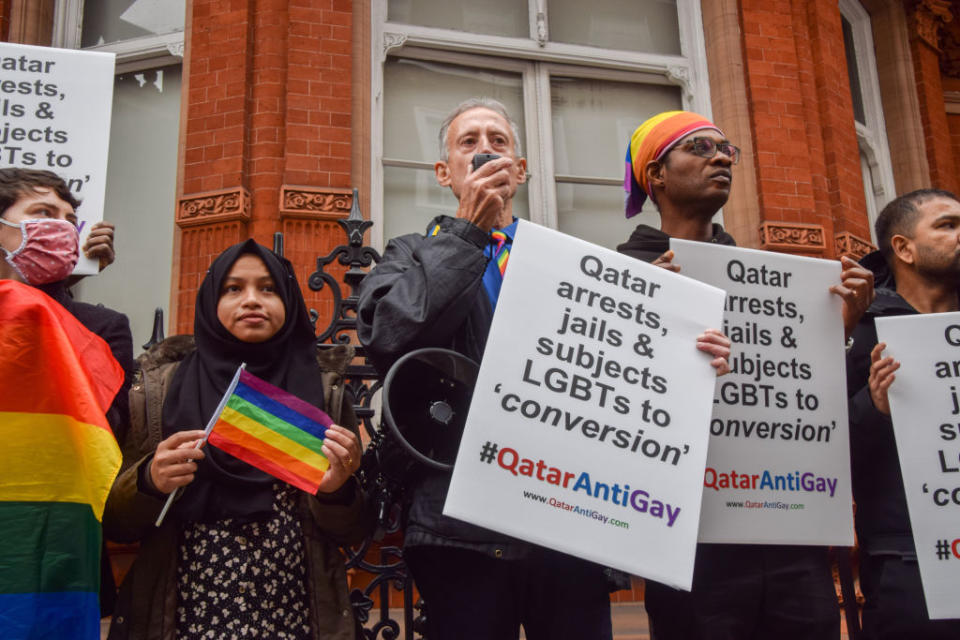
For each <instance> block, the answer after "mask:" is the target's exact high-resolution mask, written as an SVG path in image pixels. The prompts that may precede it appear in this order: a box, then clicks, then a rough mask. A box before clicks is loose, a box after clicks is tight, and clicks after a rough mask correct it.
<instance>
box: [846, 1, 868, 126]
mask: <svg viewBox="0 0 960 640" xmlns="http://www.w3.org/2000/svg"><path fill="white" fill-rule="evenodd" d="M840 22H841V24H842V25H843V46H844V49H845V51H846V54H847V77H848V79H849V80H850V97H851V98H853V117H854V119H855V120H856V121H857V122H859V123H860V124H866V122H867V118H866V114H865V111H864V108H863V88H862V87H861V86H860V69H859V68H857V48H856V45H855V44H854V40H853V27H852V26H851V25H850V21H849V20H847V19H846V17H844V16H841V17H840Z"/></svg>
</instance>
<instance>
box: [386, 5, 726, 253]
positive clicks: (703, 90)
mask: <svg viewBox="0 0 960 640" xmlns="http://www.w3.org/2000/svg"><path fill="white" fill-rule="evenodd" d="M387 2H388V0H373V1H372V6H371V11H370V19H371V30H370V33H371V46H372V47H373V52H372V55H371V70H370V87H371V94H372V96H371V100H370V110H371V112H370V157H371V158H372V162H373V166H372V168H371V172H370V219H371V220H373V222H374V225H373V230H372V232H371V243H372V244H373V246H374V247H376V248H378V249H382V248H383V246H384V244H385V239H384V237H383V229H384V224H383V223H384V202H383V198H384V185H383V168H384V166H385V164H386V165H388V166H406V167H409V168H421V169H426V168H428V167H429V168H432V164H430V165H428V163H411V162H402V161H395V160H392V159H390V158H386V159H385V158H384V157H383V109H384V104H383V71H384V64H385V62H386V59H387V56H388V54H391V53H395V54H396V53H402V56H403V57H410V58H416V59H421V60H430V61H434V62H445V63H448V64H461V65H464V66H474V67H476V66H483V64H484V63H485V64H489V62H490V58H491V57H495V58H496V59H497V65H498V66H497V68H498V70H503V71H509V72H513V73H519V74H521V75H522V79H523V104H524V123H525V129H526V139H525V140H524V141H523V142H524V145H523V148H524V151H525V157H526V158H527V162H528V165H529V166H530V167H531V175H530V176H529V178H530V180H529V183H528V194H529V206H530V219H531V220H532V221H534V222H537V223H539V224H543V225H545V226H549V227H551V228H556V227H557V219H556V215H557V212H556V183H557V182H567V183H571V182H580V183H587V184H616V185H620V184H622V178H620V179H610V178H599V177H598V178H589V179H584V178H575V177H571V176H555V175H554V163H553V147H552V136H551V135H550V134H549V130H550V128H551V122H552V119H551V112H550V100H549V99H548V98H549V95H550V76H551V75H560V76H563V77H584V78H591V79H599V80H611V81H621V82H622V81H626V82H636V83H643V84H669V85H674V86H678V87H680V89H681V96H682V105H683V108H684V109H688V110H691V111H696V112H697V113H700V114H702V115H704V116H705V117H707V118H711V117H712V110H711V106H710V84H709V78H708V74H707V60H706V46H705V44H704V39H703V19H702V15H701V10H700V0H677V18H678V23H679V36H680V51H681V55H679V56H676V55H662V54H653V53H638V52H631V51H617V52H616V56H611V55H610V50H607V49H600V48H596V47H588V46H583V45H575V44H566V43H558V42H550V41H549V40H548V37H547V28H548V27H547V25H546V20H545V19H544V16H545V15H546V3H547V0H528V3H529V15H530V37H529V38H513V37H504V36H494V35H484V34H476V33H471V34H469V35H468V36H466V37H465V34H464V33H463V32H460V31H454V30H450V29H438V28H433V27H422V26H418V25H408V24H400V23H394V22H389V21H388V20H387ZM481 56H482V57H481ZM638 124H639V123H638ZM534 133H535V134H536V135H534ZM616 152H617V150H615V149H612V150H611V153H616ZM385 160H386V162H385Z"/></svg>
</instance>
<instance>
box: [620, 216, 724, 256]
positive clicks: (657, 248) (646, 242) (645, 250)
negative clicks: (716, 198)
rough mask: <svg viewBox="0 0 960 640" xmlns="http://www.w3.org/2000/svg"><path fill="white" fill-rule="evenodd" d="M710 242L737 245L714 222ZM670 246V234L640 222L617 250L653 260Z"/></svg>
mask: <svg viewBox="0 0 960 640" xmlns="http://www.w3.org/2000/svg"><path fill="white" fill-rule="evenodd" d="M710 242H713V243H715V244H725V245H729V246H736V244H737V242H736V240H734V239H733V236H731V235H730V234H729V233H727V232H726V231H724V230H723V227H721V226H720V225H719V224H717V223H713V226H712V228H711V233H710ZM669 248H670V236H668V235H667V234H665V233H664V232H663V231H660V229H654V228H653V227H651V226H649V225H646V224H639V225H637V228H636V229H634V230H633V233H631V234H630V238H629V239H628V240H627V241H626V242H624V243H623V244H621V245H619V246H618V247H617V251H618V252H620V253H622V254H625V255H628V256H631V257H633V258H636V259H638V260H643V261H644V262H653V261H654V260H656V259H657V258H659V257H660V256H661V255H663V253H664V252H665V251H666V250H667V249H669Z"/></svg>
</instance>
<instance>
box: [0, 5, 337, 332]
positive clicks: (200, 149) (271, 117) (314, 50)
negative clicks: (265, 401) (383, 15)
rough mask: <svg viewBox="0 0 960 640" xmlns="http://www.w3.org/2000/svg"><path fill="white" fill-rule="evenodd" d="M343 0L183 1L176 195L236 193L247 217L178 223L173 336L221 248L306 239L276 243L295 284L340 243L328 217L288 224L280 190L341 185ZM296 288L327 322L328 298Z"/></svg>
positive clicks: (187, 321)
mask: <svg viewBox="0 0 960 640" xmlns="http://www.w3.org/2000/svg"><path fill="white" fill-rule="evenodd" d="M0 1H2V0H0ZM351 7H352V3H351V2H350V0H193V3H192V15H191V16H190V19H191V36H190V37H191V40H190V43H189V48H188V51H189V54H188V60H187V61H186V62H187V69H188V71H187V73H188V75H189V79H188V83H189V93H188V95H187V100H188V104H187V106H186V118H185V121H184V125H183V126H184V127H185V141H184V149H183V193H182V194H181V196H182V198H183V199H189V198H195V197H197V196H198V195H203V194H204V193H206V192H209V191H216V190H225V189H233V190H239V189H241V188H242V189H246V191H247V192H248V193H249V218H248V219H245V218H243V217H241V216H238V217H237V220H236V221H235V222H231V223H230V224H223V221H222V220H218V222H217V223H216V224H212V223H211V224H201V225H200V226H190V227H186V228H184V229H183V235H182V241H181V245H180V257H179V261H180V268H181V271H180V278H179V283H178V287H177V289H178V302H179V305H178V311H177V322H176V329H177V331H179V332H184V331H190V330H192V324H193V298H194V296H195V295H196V289H197V287H198V286H199V282H200V279H201V278H202V276H203V273H204V272H205V270H206V266H207V265H208V264H209V263H210V260H211V259H212V258H213V257H214V256H215V255H216V254H217V253H219V252H220V251H222V250H223V249H224V248H225V247H227V246H228V245H229V244H231V243H233V242H237V241H238V240H240V239H243V238H246V237H253V238H255V239H256V240H257V241H258V242H260V243H262V244H265V245H267V246H270V245H271V244H272V236H273V233H274V232H276V231H287V232H288V234H289V233H305V234H308V235H307V236H305V237H302V238H301V237H296V238H294V237H287V238H286V246H287V247H288V248H290V249H291V250H292V251H293V252H292V253H291V252H290V251H288V252H287V257H289V258H290V259H291V261H292V262H293V263H294V266H295V267H296V270H297V275H298V276H299V277H300V279H301V285H303V287H304V289H305V291H306V276H307V275H309V273H311V272H312V271H313V270H314V269H315V260H314V258H315V257H316V256H317V255H324V254H326V253H328V252H329V251H330V250H331V249H332V248H333V247H334V246H335V245H337V244H341V243H342V242H343V236H342V233H341V232H340V228H339V226H338V225H336V224H335V223H334V222H329V221H323V220H320V221H312V222H311V224H294V225H292V226H291V225H287V223H285V222H284V221H283V220H282V216H281V212H280V209H281V203H280V188H281V185H284V184H295V185H305V186H311V187H320V188H324V187H349V186H350V170H351V167H350V158H351V149H350V135H351V129H350V127H351V120H350V117H351V63H350V62H351V58H350V51H351V33H352V31H351V19H352V13H351ZM306 293H308V294H309V295H308V296H307V302H308V305H310V306H314V307H317V308H318V310H320V311H321V314H322V316H323V315H325V316H326V318H329V310H330V304H329V302H327V303H326V304H324V302H323V299H322V297H321V296H318V295H317V294H312V293H311V292H308V291H307V292H306ZM324 322H325V318H323V317H322V318H321V323H324Z"/></svg>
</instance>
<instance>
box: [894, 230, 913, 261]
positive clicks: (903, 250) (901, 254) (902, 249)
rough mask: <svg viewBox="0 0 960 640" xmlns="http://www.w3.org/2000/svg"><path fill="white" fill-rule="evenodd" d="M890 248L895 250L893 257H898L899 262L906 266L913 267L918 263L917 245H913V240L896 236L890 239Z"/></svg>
mask: <svg viewBox="0 0 960 640" xmlns="http://www.w3.org/2000/svg"><path fill="white" fill-rule="evenodd" d="M890 248H891V249H892V250H893V255H895V256H896V257H897V260H899V261H900V262H902V263H904V264H909V265H913V264H914V263H915V262H916V261H917V256H916V245H915V244H914V243H913V240H911V239H910V238H908V237H906V236H902V235H900V234H896V235H894V236H893V237H892V238H890Z"/></svg>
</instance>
